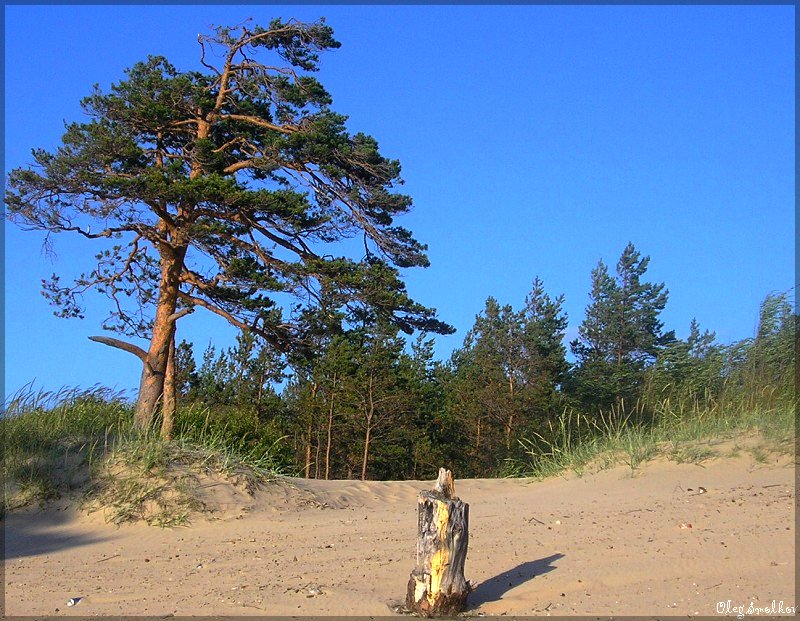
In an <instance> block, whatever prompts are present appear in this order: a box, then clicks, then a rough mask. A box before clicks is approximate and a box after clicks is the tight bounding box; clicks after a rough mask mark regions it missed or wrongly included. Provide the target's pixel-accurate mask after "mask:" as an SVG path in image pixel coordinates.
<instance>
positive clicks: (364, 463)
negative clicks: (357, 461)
mask: <svg viewBox="0 0 800 621" xmlns="http://www.w3.org/2000/svg"><path fill="white" fill-rule="evenodd" d="M371 419H372V417H370V420H371ZM371 435H372V425H371V423H370V422H367V431H366V433H365V435H364V455H363V457H362V460H361V480H362V481H366V480H367V461H368V460H369V441H370V440H371V438H370V436H371Z"/></svg>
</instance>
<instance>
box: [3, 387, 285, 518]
mask: <svg viewBox="0 0 800 621" xmlns="http://www.w3.org/2000/svg"><path fill="white" fill-rule="evenodd" d="M0 433H2V435H3V446H4V454H3V460H4V481H3V505H2V512H3V514H5V512H6V511H9V510H14V509H17V508H21V507H24V506H27V505H31V504H37V503H43V502H46V501H48V500H52V499H55V498H59V497H62V496H65V495H68V496H69V495H72V496H74V497H75V498H76V499H78V500H79V501H80V502H81V504H82V506H83V507H84V508H85V509H87V510H89V511H92V510H100V509H102V510H103V511H104V512H105V515H106V519H107V520H108V521H111V522H114V523H122V522H126V521H135V520H144V521H146V522H148V523H151V524H158V525H161V526H175V525H179V524H184V523H186V522H187V521H188V520H189V518H190V516H191V515H192V514H194V513H196V512H198V511H202V510H203V509H204V508H206V507H204V505H203V503H202V501H201V500H200V497H201V495H200V494H199V487H200V480H201V477H202V476H204V475H216V476H221V477H224V478H226V479H227V480H229V481H231V482H232V483H233V484H235V485H238V486H240V487H242V488H244V489H245V490H247V491H248V492H252V491H253V490H254V489H255V488H256V487H257V486H258V485H260V484H261V483H263V482H266V481H269V480H271V479H273V478H274V477H275V476H276V475H277V474H278V473H279V471H280V470H281V465H280V461H279V459H278V458H277V450H276V442H275V441H274V440H273V441H271V442H268V441H266V440H264V439H262V438H260V437H254V436H255V434H252V433H251V436H250V437H248V435H247V430H245V431H242V429H241V428H235V429H231V428H230V426H229V425H227V424H226V423H225V422H224V421H222V422H220V420H219V417H215V416H214V413H213V412H212V411H211V410H210V409H209V408H203V407H200V406H194V407H192V408H190V409H189V410H187V411H186V412H183V413H179V417H178V425H177V428H176V437H175V438H174V439H173V440H172V441H171V442H164V441H162V440H161V439H160V438H159V437H158V435H157V434H155V433H153V434H142V433H139V432H137V431H135V430H134V427H133V406H132V405H131V404H130V403H128V402H127V401H125V400H124V399H123V398H122V395H121V394H118V393H114V392H112V391H109V390H107V389H103V388H92V389H89V390H79V389H62V390H61V391H58V392H55V393H50V392H43V391H39V392H36V391H33V390H31V389H30V388H26V389H24V390H23V391H20V393H18V394H17V395H15V396H14V397H12V398H11V399H10V400H9V401H8V402H7V404H6V407H5V411H4V415H3V419H2V420H0Z"/></svg>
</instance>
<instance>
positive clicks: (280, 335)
mask: <svg viewBox="0 0 800 621" xmlns="http://www.w3.org/2000/svg"><path fill="white" fill-rule="evenodd" d="M198 40H199V43H200V50H201V57H200V65H201V66H202V69H201V70H199V71H196V70H188V71H183V70H179V69H177V68H176V67H174V66H173V65H172V64H171V63H170V62H169V61H168V60H167V59H165V58H163V57H158V56H155V57H150V58H148V59H147V60H146V61H144V62H140V63H137V64H136V65H134V67H133V68H131V69H129V70H128V71H127V75H126V78H125V79H124V80H122V81H120V82H119V83H117V84H114V85H112V86H111V88H110V91H109V92H103V91H101V90H100V89H99V88H96V89H95V92H94V93H93V94H92V95H90V96H89V97H87V98H86V99H84V100H83V102H82V105H83V108H84V110H85V112H86V113H87V114H88V116H89V121H88V122H86V123H72V124H70V125H68V126H67V129H66V132H65V134H64V136H63V138H62V142H63V144H62V145H61V146H60V147H59V148H58V149H56V150H55V151H54V152H47V151H45V150H41V149H40V150H35V151H34V152H33V158H34V161H35V164H34V165H33V166H31V167H28V168H20V169H17V170H14V171H12V172H11V173H10V174H9V176H8V181H7V192H6V195H5V204H6V207H7V213H8V216H9V218H10V219H11V220H12V221H14V222H16V223H18V224H19V225H20V226H22V227H24V228H27V229H33V230H40V231H45V232H47V233H48V234H50V233H73V234H75V235H78V236H81V237H83V238H85V239H89V240H99V242H101V243H100V252H99V254H98V255H97V264H96V265H95V266H94V267H93V268H91V269H90V270H89V271H88V272H86V273H85V274H83V275H81V276H80V277H78V278H77V280H76V281H75V283H74V284H69V285H63V284H62V283H61V282H60V280H59V277H58V276H56V275H54V276H53V278H52V280H51V281H50V282H49V283H48V284H47V285H46V286H45V294H46V295H47V296H48V297H49V298H50V300H51V302H53V303H54V304H56V305H57V306H58V307H59V309H60V310H59V313H60V314H61V315H62V316H64V317H79V316H81V314H82V308H81V295H82V294H83V293H84V292H86V291H88V290H90V289H94V290H97V291H98V292H100V293H103V294H105V295H107V296H109V297H110V298H111V299H112V301H113V305H112V307H113V309H114V310H113V311H112V312H111V314H110V316H109V319H108V321H107V322H106V323H105V324H104V327H105V328H107V329H111V330H115V331H117V332H119V333H121V334H125V335H128V336H133V337H142V338H146V339H148V341H149V343H148V345H147V346H146V347H145V348H142V347H140V346H139V345H137V344H135V343H132V342H129V341H123V340H120V339H116V338H110V337H95V339H94V340H97V341H100V342H102V343H105V344H107V345H111V346H114V347H118V348H120V349H123V350H125V351H128V352H130V353H133V354H134V355H136V356H138V357H139V358H140V359H141V361H142V366H143V371H142V378H141V383H140V389H139V398H138V402H137V408H136V415H135V418H136V422H137V425H138V427H139V428H142V429H143V428H146V427H148V426H149V425H150V423H151V420H152V418H153V416H154V414H155V412H156V405H157V403H158V401H159V398H160V397H161V396H162V394H163V395H164V403H165V408H166V407H167V405H166V404H172V405H170V407H174V393H173V394H168V393H169V391H170V390H171V387H173V386H174V380H173V381H170V380H169V378H167V376H168V375H169V370H170V368H174V355H175V354H174V352H175V346H174V343H175V326H176V322H177V321H178V320H179V319H180V318H181V317H182V316H183V315H185V314H186V313H188V312H190V311H191V310H193V309H195V308H198V307H200V308H204V309H207V310H208V311H211V312H213V313H216V314H218V315H220V316H222V317H224V318H225V319H227V320H228V321H229V322H231V323H232V324H234V325H236V326H238V327H239V328H241V329H242V330H245V331H252V332H254V333H255V334H257V335H259V336H261V337H262V338H264V339H265V340H267V341H268V342H269V343H270V344H271V345H272V346H273V347H275V348H276V349H278V350H279V351H287V350H293V349H297V348H299V347H301V346H302V345H303V342H304V338H305V336H306V328H305V326H304V324H303V321H302V319H303V318H304V317H305V316H306V311H307V310H308V309H312V308H314V307H315V306H316V305H317V303H318V301H319V298H320V295H321V289H322V288H323V287H324V286H327V287H330V288H331V289H333V290H335V291H336V292H337V303H339V304H342V305H347V304H349V303H351V302H353V301H356V300H369V302H370V304H372V305H373V307H374V308H376V309H378V310H379V311H380V312H381V313H382V314H383V315H385V316H387V317H388V318H389V319H390V320H392V321H394V322H396V323H397V324H398V325H399V326H401V327H402V328H403V329H405V330H412V329H414V328H424V329H427V330H430V331H439V330H447V329H448V327H447V326H445V325H444V324H442V323H441V322H438V321H437V320H436V318H435V314H434V312H433V311H432V310H430V309H427V308H425V307H423V306H421V305H419V304H416V303H415V302H413V301H412V300H410V299H409V297H408V295H407V294H406V291H405V287H404V286H403V283H402V282H401V280H400V277H399V272H398V271H397V268H398V267H403V268H405V267H413V266H426V265H427V264H428V259H427V257H426V256H425V247H424V246H423V245H422V244H420V243H419V242H418V241H416V240H415V239H414V238H413V236H412V235H411V233H410V232H409V231H407V230H405V229H403V228H401V227H398V226H396V225H395V218H396V216H398V215H401V214H403V213H405V212H407V211H408V210H409V209H410V207H411V199H410V198H409V197H408V196H406V195H403V194H399V193H396V192H395V191H394V188H395V187H396V186H397V184H398V183H400V179H399V173H400V165H399V163H398V162H397V161H395V160H391V159H387V158H385V157H384V156H382V155H381V154H380V153H379V150H378V144H377V142H376V140H375V139H374V138H372V137H370V136H367V135H365V134H363V133H356V134H351V133H350V132H349V131H348V130H347V128H346V126H345V121H346V117H344V116H343V115H341V114H337V113H335V112H333V111H332V110H331V109H330V104H331V97H330V95H329V94H328V93H327V91H326V90H325V89H324V88H323V86H322V84H321V83H320V82H319V81H317V79H316V78H315V77H313V76H312V75H311V73H313V72H315V71H316V70H317V68H318V60H319V54H320V53H321V52H324V51H326V50H329V49H332V48H337V47H339V43H338V42H337V41H336V40H335V39H334V38H333V32H332V29H331V28H330V27H329V26H327V25H326V24H325V23H324V21H319V22H316V23H312V24H304V23H299V22H296V21H294V20H290V21H287V22H284V21H281V20H274V21H272V22H271V23H270V24H269V26H268V27H267V28H263V27H260V26H256V25H250V24H245V25H242V26H238V27H235V28H217V29H216V31H215V32H214V33H213V34H211V35H210V36H205V35H200V36H199V37H198ZM355 235H361V236H363V238H364V243H365V248H366V258H365V259H363V260H353V259H349V258H347V257H337V256H334V254H335V252H336V250H335V248H336V242H338V241H339V240H342V239H346V238H351V237H353V236H355ZM48 239H49V238H48ZM103 242H106V243H105V244H104V243H103ZM287 309H288V312H286V310H287ZM170 362H172V363H173V364H172V365H171V364H170ZM165 378H166V379H167V381H166V386H167V393H165Z"/></svg>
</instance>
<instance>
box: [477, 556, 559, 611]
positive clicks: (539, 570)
mask: <svg viewBox="0 0 800 621" xmlns="http://www.w3.org/2000/svg"><path fill="white" fill-rule="evenodd" d="M562 558H564V555H563V554H561V553H560V552H557V553H556V554H551V555H550V556H548V557H545V558H540V559H538V560H536V561H527V562H525V563H520V564H519V565H517V566H516V567H513V568H511V569H509V570H507V571H504V572H503V573H502V574H498V575H497V576H495V577H494V578H489V579H488V580H484V581H483V582H481V583H480V584H479V585H478V586H477V587H475V590H474V591H472V593H470V595H469V598H468V600H467V601H468V608H470V609H471V608H477V607H478V606H481V605H483V604H486V603H488V602H496V601H499V600H501V599H503V595H505V594H506V593H508V592H509V591H510V590H511V589H514V588H516V587H518V586H519V585H521V584H524V583H525V582H528V580H533V579H534V578H535V577H536V576H541V575H542V574H546V573H547V572H550V571H553V570H554V569H556V567H555V566H554V565H553V563H554V562H555V561H557V560H559V559H562Z"/></svg>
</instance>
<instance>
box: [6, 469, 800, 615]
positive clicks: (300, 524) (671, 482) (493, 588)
mask: <svg viewBox="0 0 800 621" xmlns="http://www.w3.org/2000/svg"><path fill="white" fill-rule="evenodd" d="M456 475H457V473H456ZM794 482H795V473H794V468H793V465H792V461H791V460H789V459H787V458H782V459H779V460H775V459H773V460H772V461H771V462H770V463H767V464H757V463H755V462H753V461H752V460H749V459H747V458H744V457H742V458H737V459H725V460H716V461H711V462H706V463H705V464H703V466H698V465H688V464H675V463H671V462H658V461H656V462H651V463H649V464H647V465H646V466H645V467H644V468H643V469H642V470H641V471H637V472H636V473H635V474H634V475H633V476H632V475H631V471H630V469H628V468H623V467H619V468H615V469H612V470H607V471H603V472H600V473H597V474H593V475H585V476H584V477H582V478H577V477H575V476H567V477H558V478H553V479H550V480H546V481H524V480H458V479H457V480H456V493H457V494H458V495H459V496H460V497H461V498H462V499H463V500H464V501H466V502H468V503H469V504H470V522H471V523H470V547H469V555H468V557H467V564H466V575H467V578H468V579H470V580H471V581H472V582H473V583H474V584H475V590H474V592H473V593H472V594H471V595H470V599H469V603H470V613H471V614H481V613H483V614H486V615H499V614H507V615H548V614H552V615H554V616H555V615H586V614H592V615H608V614H612V613H613V614H619V615H662V616H663V615H669V616H678V615H695V614H698V615H704V616H708V615H714V614H715V613H716V612H717V606H718V605H719V604H718V603H719V602H728V606H729V609H728V612H729V614H731V607H732V608H733V612H732V614H735V608H736V607H738V606H742V605H743V606H744V607H745V609H747V608H748V607H749V606H750V605H751V604H752V605H753V606H755V607H771V606H772V600H775V602H776V606H777V607H778V608H776V612H778V610H779V606H780V602H781V601H783V605H784V607H788V606H794V605H795V604H796V602H795V601H794V597H795V562H794V559H795V526H794V504H795V487H794ZM700 486H702V487H704V488H705V489H706V490H707V491H706V492H705V493H700V490H699V488H700ZM429 487H430V483H429V482H401V483H398V482H366V483H362V482H353V481H303V480H298V479H290V480H287V481H286V482H284V483H282V484H280V485H277V484H276V485H272V486H270V487H269V489H267V490H264V491H263V492H262V493H259V494H258V496H257V497H256V498H250V497H248V496H246V495H243V494H241V493H238V492H236V491H235V490H233V489H230V488H226V487H225V486H223V485H220V486H217V488H216V491H215V492H214V494H216V500H217V501H218V502H221V503H222V504H224V505H225V506H224V507H222V509H223V510H222V511H220V512H219V513H218V515H217V518H216V519H214V520H210V521H208V520H205V519H201V520H197V521H195V523H194V524H193V525H192V526H191V527H188V528H178V529H173V530H163V529H160V528H156V527H147V526H144V525H131V526H123V527H121V528H116V527H114V526H110V525H107V524H105V523H104V521H103V519H102V517H101V516H99V515H97V514H93V515H89V516H87V515H83V514H79V513H77V512H75V511H74V510H73V509H71V508H69V507H65V505H66V503H65V502H62V503H60V504H57V505H56V506H54V507H51V508H49V509H48V510H46V511H32V512H27V513H15V514H12V515H10V516H8V517H7V519H6V524H5V537H6V560H5V581H6V584H5V587H6V593H5V595H6V614H8V615H62V614H76V615H167V614H174V615H176V616H182V615H380V616H385V615H389V614H392V613H391V611H390V610H389V608H388V607H387V602H390V601H391V600H401V599H402V598H403V596H404V592H405V586H406V582H407V580H408V576H409V572H410V571H411V569H412V567H413V565H414V551H415V537H416V513H415V512H416V495H417V492H418V491H419V490H421V489H427V488H429ZM681 524H685V525H688V524H691V528H681ZM71 597H80V598H82V599H81V600H80V601H79V602H78V604H77V605H75V606H73V607H67V605H66V603H67V600H68V599H69V598H71Z"/></svg>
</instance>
